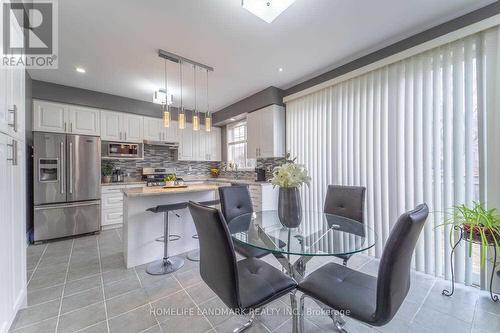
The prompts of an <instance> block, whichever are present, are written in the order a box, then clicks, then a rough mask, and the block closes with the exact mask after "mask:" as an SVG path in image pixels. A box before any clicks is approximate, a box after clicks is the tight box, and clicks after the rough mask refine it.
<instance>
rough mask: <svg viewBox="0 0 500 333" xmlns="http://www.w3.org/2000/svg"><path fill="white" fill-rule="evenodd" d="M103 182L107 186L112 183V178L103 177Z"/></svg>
mask: <svg viewBox="0 0 500 333" xmlns="http://www.w3.org/2000/svg"><path fill="white" fill-rule="evenodd" d="M102 182H103V183H105V184H107V183H111V176H102Z"/></svg>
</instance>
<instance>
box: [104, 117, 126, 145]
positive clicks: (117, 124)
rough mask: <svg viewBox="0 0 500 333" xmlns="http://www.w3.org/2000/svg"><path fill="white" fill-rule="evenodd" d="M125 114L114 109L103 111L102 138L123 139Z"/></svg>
mask: <svg viewBox="0 0 500 333" xmlns="http://www.w3.org/2000/svg"><path fill="white" fill-rule="evenodd" d="M122 118H123V114H122V113H119V112H112V111H101V140H105V141H122V140H124V139H123V130H122V122H123V120H122Z"/></svg>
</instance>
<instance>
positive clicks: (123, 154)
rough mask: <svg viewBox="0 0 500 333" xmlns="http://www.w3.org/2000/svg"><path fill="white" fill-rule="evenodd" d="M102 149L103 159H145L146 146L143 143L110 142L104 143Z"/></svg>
mask: <svg viewBox="0 0 500 333" xmlns="http://www.w3.org/2000/svg"><path fill="white" fill-rule="evenodd" d="M102 144H103V147H102V149H101V151H102V153H103V157H105V158H110V159H143V158H144V146H143V144H142V143H128V142H109V141H103V143H102Z"/></svg>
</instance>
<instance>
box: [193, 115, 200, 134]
mask: <svg viewBox="0 0 500 333" xmlns="http://www.w3.org/2000/svg"><path fill="white" fill-rule="evenodd" d="M199 129H200V117H199V116H198V115H197V114H194V115H193V131H198V130H199Z"/></svg>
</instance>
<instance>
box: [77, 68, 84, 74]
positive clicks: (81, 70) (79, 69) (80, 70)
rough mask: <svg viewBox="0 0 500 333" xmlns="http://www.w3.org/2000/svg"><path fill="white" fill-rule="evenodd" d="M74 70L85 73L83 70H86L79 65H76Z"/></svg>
mask: <svg viewBox="0 0 500 333" xmlns="http://www.w3.org/2000/svg"><path fill="white" fill-rule="evenodd" d="M76 71H77V72H78V73H85V72H86V70H85V69H84V68H81V67H77V68H76Z"/></svg>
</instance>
